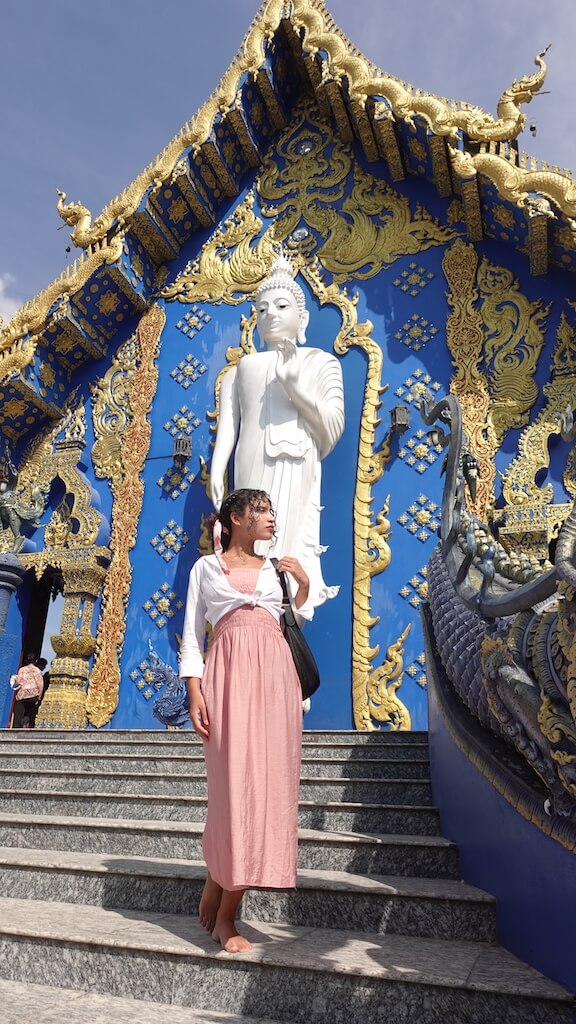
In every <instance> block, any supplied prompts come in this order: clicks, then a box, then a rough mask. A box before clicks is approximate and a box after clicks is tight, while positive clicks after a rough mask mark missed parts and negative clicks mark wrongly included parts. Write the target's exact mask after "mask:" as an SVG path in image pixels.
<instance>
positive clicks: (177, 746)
mask: <svg viewBox="0 0 576 1024" xmlns="http://www.w3.org/2000/svg"><path fill="white" fill-rule="evenodd" d="M89 735H90V736H94V737H97V736H99V734H98V733H92V732H91V733H90V734H89ZM180 735H183V736H185V737H187V738H186V739H183V740H179V741H178V742H176V741H174V740H172V739H167V738H166V737H167V736H180ZM396 735H400V734H399V733H394V736H396ZM407 735H411V734H410V733H408V734H407ZM0 736H1V738H0V756H3V755H4V754H8V753H10V752H11V751H12V752H15V751H19V752H20V753H22V754H32V753H38V752H39V751H42V752H43V753H49V754H63V753H66V754H68V753H77V754H84V755H88V754H96V753H98V754H117V753H119V752H122V753H124V754H126V753H128V752H130V754H131V755H134V756H139V757H140V758H146V759H148V758H151V757H160V756H162V755H165V756H168V757H171V756H182V755H183V754H188V755H190V756H194V755H196V756H198V755H201V754H202V743H201V742H200V740H199V739H198V738H197V737H194V735H193V734H192V733H190V732H185V733H179V732H173V733H165V732H161V733H157V734H156V739H148V740H142V741H137V740H132V741H130V742H129V743H128V742H126V743H124V742H121V741H120V740H118V739H112V740H109V739H102V738H101V737H99V738H98V739H93V740H79V739H77V738H72V739H68V740H62V739H60V740H55V739H54V736H55V733H54V732H47V731H44V730H40V729H36V730H33V731H32V732H30V731H29V730H23V731H22V732H9V733H6V732H4V733H1V734H0ZM105 736H110V733H105ZM6 737H8V738H6ZM40 737H46V738H43V739H40ZM427 753H428V748H427V745H426V744H425V743H421V742H418V741H414V742H411V741H407V740H403V741H402V742H395V741H394V742H393V741H389V742H386V743H384V742H380V743H377V744H376V743H373V744H370V745H369V746H368V745H366V744H359V743H352V742H350V741H344V742H334V743H317V742H313V741H310V740H308V739H306V738H304V740H303V743H302V756H303V757H307V758H315V759H318V758H320V759H321V760H327V759H331V758H337V759H345V760H365V759H368V760H377V759H381V758H383V759H390V758H396V759H398V760H404V759H406V758H408V759H412V758H413V757H417V758H419V759H421V758H423V757H426V756H427Z"/></svg>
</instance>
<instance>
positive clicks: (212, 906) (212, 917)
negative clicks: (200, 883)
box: [198, 872, 222, 932]
mask: <svg viewBox="0 0 576 1024" xmlns="http://www.w3.org/2000/svg"><path fill="white" fill-rule="evenodd" d="M221 900H222V889H221V887H220V886H219V885H218V883H217V882H215V881H214V879H213V878H212V876H211V874H210V872H208V876H207V878H206V882H205V884H204V888H203V890H202V896H201V897H200V906H199V908H198V919H199V921H200V924H202V925H204V927H205V929H206V931H207V932H213V931H214V928H215V926H216V916H217V914H218V910H219V907H220V902H221Z"/></svg>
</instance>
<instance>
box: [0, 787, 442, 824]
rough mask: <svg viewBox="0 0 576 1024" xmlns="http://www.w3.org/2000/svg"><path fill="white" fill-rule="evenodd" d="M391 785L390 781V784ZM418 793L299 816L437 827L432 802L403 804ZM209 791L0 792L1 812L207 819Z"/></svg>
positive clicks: (306, 820)
mask: <svg viewBox="0 0 576 1024" xmlns="http://www.w3.org/2000/svg"><path fill="white" fill-rule="evenodd" d="M388 785H390V783H388ZM417 796H418V794H417V793H414V792H412V791H409V790H406V789H405V787H402V788H400V787H396V788H393V789H392V790H391V792H390V794H389V800H391V801H393V802H390V803H387V804H380V803H377V804H367V803H351V802H350V801H348V802H346V803H344V802H341V801H338V800H336V801H333V802H331V801H326V802H324V803H320V802H318V801H314V800H309V801H306V800H300V803H299V812H298V821H299V824H300V826H301V827H302V828H316V829H320V828H326V829H329V830H331V831H336V830H338V831H342V830H344V831H346V832H407V831H410V829H413V830H414V831H417V832H420V831H422V830H423V829H426V828H427V829H428V830H430V829H433V830H434V832H437V831H438V818H437V815H436V813H435V812H434V808H431V807H430V805H429V804H427V803H424V804H422V805H419V804H416V803H409V802H405V803H401V800H402V799H403V798H404V799H405V800H406V801H408V800H416V799H417ZM207 809H208V800H207V797H205V796H180V795H170V796H168V795H156V794H149V793H140V794H135V793H110V794H109V793H102V792H90V791H88V792H56V791H54V792H47V791H42V790H38V791H34V790H31V791H29V792H28V791H26V790H21V791H18V790H2V791H0V812H2V811H5V812H8V813H16V812H21V813H23V814H26V813H30V814H37V813H38V814H50V815H51V814H55V815H67V816H71V815H79V816H80V817H83V816H85V815H90V816H96V817H103V818H130V819H140V818H144V819H152V820H155V821H188V822H190V821H198V822H204V821H205V820H206V814H207Z"/></svg>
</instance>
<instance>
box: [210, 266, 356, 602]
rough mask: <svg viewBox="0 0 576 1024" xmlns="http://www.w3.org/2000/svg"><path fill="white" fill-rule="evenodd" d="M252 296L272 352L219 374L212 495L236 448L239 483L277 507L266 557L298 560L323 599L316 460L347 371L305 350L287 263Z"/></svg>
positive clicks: (298, 294) (339, 419) (327, 591)
mask: <svg viewBox="0 0 576 1024" xmlns="http://www.w3.org/2000/svg"><path fill="white" fill-rule="evenodd" d="M255 300H256V301H255V305H256V317H257V319H256V323H257V327H258V333H259V335H260V338H261V341H262V342H263V343H264V344H265V345H266V351H263V352H259V353H254V354H251V355H247V356H243V357H242V359H241V360H240V361H239V363H238V364H237V365H236V366H234V367H232V368H231V369H230V370H229V371H228V372H227V373H226V374H225V376H224V379H223V381H222V386H221V389H220V416H219V420H218V431H217V434H216V444H215V446H214V453H213V456H212V465H211V471H210V485H211V497H212V501H213V503H214V506H215V507H216V508H217V509H219V508H220V505H221V503H222V498H223V496H224V475H225V472H226V468H227V466H228V462H229V460H230V457H231V455H232V452H233V451H234V448H235V451H234V487H253V488H258V489H261V490H263V491H266V493H267V494H268V495H269V496H270V499H271V501H272V505H273V507H274V510H275V512H276V518H277V535H276V538H275V540H274V541H273V542H272V544H271V546H270V549H269V551H268V554H270V555H271V556H273V557H276V558H280V557H282V555H291V556H293V557H295V558H298V559H299V561H300V562H301V563H302V565H303V567H304V568H305V569H306V572H307V573H308V575H309V577H310V596H311V598H312V600H313V603H314V604H315V605H319V604H322V603H323V602H324V601H326V600H327V598H330V597H335V596H336V594H337V593H338V589H339V588H338V587H327V586H326V584H325V583H324V580H323V578H322V570H321V566H320V555H321V554H322V552H323V551H325V550H326V549H325V548H323V547H322V546H321V544H320V512H321V508H322V506H321V504H320V480H321V468H320V464H321V460H322V459H323V458H325V456H326V455H328V454H329V453H330V452H331V451H332V449H333V448H334V446H335V445H336V443H337V441H338V440H339V438H340V437H341V436H342V432H343V430H344V389H343V384H342V370H341V368H340V363H339V362H338V360H337V359H336V358H335V357H334V356H333V355H330V354H329V353H327V352H324V351H322V349H318V348H302V347H300V346H303V345H304V344H305V343H306V334H305V331H306V327H307V326H308V320H309V313H308V311H307V309H306V302H305V298H304V292H303V291H302V289H301V288H300V286H299V285H298V284H297V283H296V281H294V279H293V270H292V267H291V265H290V263H289V262H288V260H286V259H285V258H283V257H281V258H280V259H278V260H277V261H276V262H275V264H274V266H273V267H272V270H271V273H270V276H269V277H268V278H266V280H264V281H263V282H262V283H261V284H260V285H259V286H258V288H257V290H256V296H255ZM230 483H231V482H230Z"/></svg>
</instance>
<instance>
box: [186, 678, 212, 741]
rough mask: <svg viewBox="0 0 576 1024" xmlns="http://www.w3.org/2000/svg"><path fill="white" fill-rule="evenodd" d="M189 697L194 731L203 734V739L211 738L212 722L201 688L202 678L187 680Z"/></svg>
mask: <svg viewBox="0 0 576 1024" xmlns="http://www.w3.org/2000/svg"><path fill="white" fill-rule="evenodd" d="M186 687H187V690H188V697H189V699H190V720H191V722H192V725H193V726H194V731H195V732H197V733H198V735H199V736H202V739H205V740H208V739H210V722H209V720H208V712H207V710H206V702H205V700H204V697H203V696H202V690H201V689H200V680H199V679H196V678H190V679H187V680H186Z"/></svg>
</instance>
